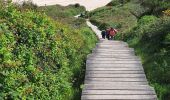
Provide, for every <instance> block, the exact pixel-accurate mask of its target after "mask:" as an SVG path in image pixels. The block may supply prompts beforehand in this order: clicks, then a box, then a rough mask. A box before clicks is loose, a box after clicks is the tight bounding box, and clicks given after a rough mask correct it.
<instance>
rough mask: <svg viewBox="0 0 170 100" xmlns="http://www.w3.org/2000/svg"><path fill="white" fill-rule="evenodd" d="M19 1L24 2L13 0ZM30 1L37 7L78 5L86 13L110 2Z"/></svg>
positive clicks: (103, 0) (81, 0)
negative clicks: (85, 10)
mask: <svg viewBox="0 0 170 100" xmlns="http://www.w3.org/2000/svg"><path fill="white" fill-rule="evenodd" d="M21 1H24V0H13V2H21ZM32 1H33V2H34V3H35V4H37V5H38V6H44V5H55V4H59V5H62V6H67V5H69V4H76V3H79V4H80V5H82V6H85V7H86V9H87V11H91V10H94V9H96V8H99V7H102V6H105V5H106V4H108V3H109V2H110V1H111V0H32Z"/></svg>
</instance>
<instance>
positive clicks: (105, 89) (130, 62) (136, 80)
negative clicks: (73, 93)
mask: <svg viewBox="0 0 170 100" xmlns="http://www.w3.org/2000/svg"><path fill="white" fill-rule="evenodd" d="M81 100H157V96H156V94H155V91H154V88H152V87H151V86H149V85H148V82H147V79H146V76H145V73H144V70H143V67H142V64H141V60H140V59H139V58H138V57H137V56H135V54H134V50H133V49H132V48H129V47H128V45H127V43H125V42H121V41H108V40H102V39H100V41H99V43H98V44H97V46H96V48H95V49H94V50H93V53H92V54H90V55H88V58H87V61H86V75H85V84H84V88H83V91H82V96H81Z"/></svg>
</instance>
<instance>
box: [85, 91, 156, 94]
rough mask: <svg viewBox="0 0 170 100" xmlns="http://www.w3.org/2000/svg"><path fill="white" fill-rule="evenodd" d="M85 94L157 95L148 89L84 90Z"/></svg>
mask: <svg viewBox="0 0 170 100" xmlns="http://www.w3.org/2000/svg"><path fill="white" fill-rule="evenodd" d="M82 94H83V95H121V94H122V95H155V92H154V91H150V90H149V91H147V90H144V91H142V90H102V91H100V90H84V91H82Z"/></svg>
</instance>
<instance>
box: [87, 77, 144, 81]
mask: <svg viewBox="0 0 170 100" xmlns="http://www.w3.org/2000/svg"><path fill="white" fill-rule="evenodd" d="M85 80H86V81H107V82H146V81H147V80H146V78H85Z"/></svg>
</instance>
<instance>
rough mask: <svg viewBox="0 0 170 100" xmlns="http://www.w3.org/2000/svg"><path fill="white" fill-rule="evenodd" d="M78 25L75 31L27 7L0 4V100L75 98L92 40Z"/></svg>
mask: <svg viewBox="0 0 170 100" xmlns="http://www.w3.org/2000/svg"><path fill="white" fill-rule="evenodd" d="M62 9H63V12H62V13H63V15H64V13H65V12H67V10H65V9H64V8H62ZM68 9H70V8H68ZM72 11H73V12H74V11H75V10H74V9H73V10H72ZM69 12H70V11H69ZM75 12H78V11H75ZM76 14H77V13H76ZM56 15H58V14H56ZM66 15H67V14H66ZM72 15H74V14H72ZM72 15H71V16H72ZM61 18H62V17H61ZM80 20H81V22H79V24H76V27H77V28H74V27H73V26H71V25H70V24H68V23H66V22H67V21H66V22H61V21H59V20H57V19H56V20H54V19H52V18H51V17H49V16H47V15H46V14H45V13H44V12H43V11H39V10H38V8H37V6H35V5H32V4H30V3H28V4H27V3H25V4H24V5H23V6H18V5H14V4H11V3H10V2H8V3H7V4H5V3H4V2H2V1H1V2H0V99H1V100H4V99H5V100H18V99H22V100H27V99H41V100H68V99H73V100H76V99H79V98H80V93H81V88H80V85H81V84H82V80H83V78H84V69H85V62H84V61H85V59H86V55H87V54H88V53H89V52H90V50H91V49H92V48H93V47H94V46H95V43H96V41H97V39H96V36H95V35H94V33H93V32H92V31H91V29H90V28H88V27H87V26H86V24H85V21H84V20H83V19H80Z"/></svg>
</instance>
